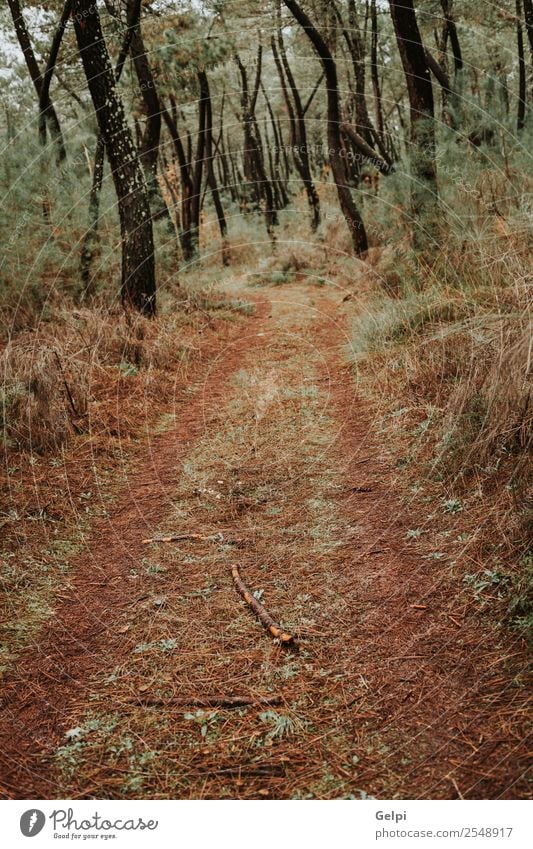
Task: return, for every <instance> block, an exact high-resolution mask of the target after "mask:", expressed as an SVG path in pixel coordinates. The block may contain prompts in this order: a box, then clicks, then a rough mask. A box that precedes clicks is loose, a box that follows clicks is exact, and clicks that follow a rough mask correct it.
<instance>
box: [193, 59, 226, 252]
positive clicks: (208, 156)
mask: <svg viewBox="0 0 533 849" xmlns="http://www.w3.org/2000/svg"><path fill="white" fill-rule="evenodd" d="M198 82H199V84H200V97H201V99H202V100H203V101H204V102H205V168H206V175H207V184H208V186H209V188H210V190H211V197H212V198H213V205H214V207H215V212H216V216H217V221H218V226H219V229H220V235H221V237H222V262H223V264H224V265H229V252H228V243H227V235H228V225H227V223H226V216H225V215H224V208H223V206H222V201H221V200H220V192H219V190H218V185H217V180H216V177H215V169H214V167H213V107H212V103H211V92H210V91H209V80H208V79H207V74H206V72H205V71H198Z"/></svg>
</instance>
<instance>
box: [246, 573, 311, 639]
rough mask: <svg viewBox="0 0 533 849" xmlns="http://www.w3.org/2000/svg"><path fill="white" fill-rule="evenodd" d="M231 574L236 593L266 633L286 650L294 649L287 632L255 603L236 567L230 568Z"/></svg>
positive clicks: (264, 609)
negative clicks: (249, 608)
mask: <svg viewBox="0 0 533 849" xmlns="http://www.w3.org/2000/svg"><path fill="white" fill-rule="evenodd" d="M231 574H232V576H233V581H234V583H235V586H236V588H237V592H238V593H239V595H241V596H242V597H243V599H244V600H245V602H246V604H247V605H248V606H249V607H251V609H252V610H253V612H254V613H255V615H256V616H257V618H258V619H259V621H260V622H261V624H262V625H264V627H265V628H266V630H267V631H268V633H269V634H270V635H271V636H272V637H274V638H275V639H276V640H279V641H280V642H281V644H282V645H283V646H286V647H287V648H296V645H297V643H296V640H295V638H294V637H293V635H292V634H289V633H288V632H287V631H284V630H283V628H282V627H281V626H280V625H278V623H277V622H276V621H275V620H274V619H272V616H271V615H270V613H269V612H268V610H266V608H264V607H263V605H262V604H261V603H260V602H259V601H257V599H256V598H254V596H253V595H252V593H251V592H250V590H249V589H248V587H247V586H246V584H245V583H244V582H243V580H242V578H241V576H240V574H239V567H238V566H232V567H231Z"/></svg>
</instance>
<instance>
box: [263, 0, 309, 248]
mask: <svg viewBox="0 0 533 849" xmlns="http://www.w3.org/2000/svg"><path fill="white" fill-rule="evenodd" d="M278 45H279V53H280V57H281V62H282V64H283V70H284V71H285V75H286V77H287V83H288V86H289V89H290V93H291V97H292V103H293V104H294V110H292V108H291V111H293V116H294V117H293V121H294V136H295V138H294V144H295V146H294V148H293V150H294V160H295V165H296V167H297V169H298V172H299V174H300V176H301V178H302V182H303V184H304V187H305V191H306V194H307V202H308V204H309V208H310V210H311V229H312V230H313V231H315V230H317V229H318V227H319V226H320V198H319V197H318V193H317V190H316V188H315V184H314V182H313V176H312V173H311V166H310V163H309V148H308V144H307V129H306V125H305V112H304V107H303V105H302V99H301V97H300V92H299V91H298V87H297V85H296V81H295V79H294V75H293V73H292V70H291V66H290V64H289V60H288V57H287V51H286V50H285V43H284V41H283V32H282V28H281V7H279V6H278ZM274 58H275V59H276V64H277V65H278V73H279V74H280V79H281V80H282V76H283V75H282V72H281V69H280V67H279V61H278V59H277V56H276V53H275V46H274ZM282 88H284V89H285V93H286V100H287V101H288V99H289V97H288V92H287V91H286V87H285V85H284V81H283V80H282Z"/></svg>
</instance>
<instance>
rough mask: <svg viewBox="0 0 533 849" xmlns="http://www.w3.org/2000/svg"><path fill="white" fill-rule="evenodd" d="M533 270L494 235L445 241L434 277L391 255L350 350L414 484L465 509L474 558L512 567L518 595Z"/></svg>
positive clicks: (530, 413)
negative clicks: (393, 426) (531, 277)
mask: <svg viewBox="0 0 533 849" xmlns="http://www.w3.org/2000/svg"><path fill="white" fill-rule="evenodd" d="M496 229H497V228H496ZM529 261H530V253H529V245H528V241H527V239H526V238H525V237H524V236H523V235H522V234H521V235H519V236H515V237H510V236H501V235H496V234H495V233H494V232H493V234H492V238H491V239H485V238H483V239H480V238H477V239H472V240H471V241H470V242H469V243H468V244H465V241H464V240H461V241H460V242H459V243H458V242H457V241H455V240H454V239H453V238H449V239H447V241H446V242H445V243H444V244H443V247H442V248H441V250H440V252H439V254H438V255H437V256H436V257H435V258H434V261H433V263H432V265H431V266H428V265H421V264H418V265H416V264H414V263H413V260H412V258H411V257H407V258H406V255H405V254H403V255H402V254H400V255H396V262H395V263H394V255H393V254H392V252H390V251H388V252H385V256H384V257H383V263H382V265H381V264H380V263H378V264H377V266H376V268H375V270H374V285H375V289H376V293H375V295H374V299H373V301H372V302H371V304H370V305H369V306H368V307H367V308H366V310H365V312H364V313H362V314H361V315H359V316H358V317H357V318H356V319H355V321H354V325H353V331H352V333H353V337H352V338H353V342H352V346H351V356H352V357H353V358H354V360H355V362H356V364H357V368H358V372H359V374H360V375H361V376H363V375H366V377H367V378H368V379H367V381H366V385H367V389H368V390H369V391H372V392H373V393H374V397H378V396H379V399H380V405H381V410H382V414H383V415H384V416H385V417H388V420H389V422H391V421H393V420H394V421H395V422H397V421H398V417H399V418H400V420H401V422H402V425H401V428H399V431H400V432H401V434H402V439H403V440H404V453H405V454H406V455H407V456H408V458H409V464H410V466H411V468H412V474H413V478H417V477H420V476H422V477H428V476H429V478H430V479H432V480H436V481H440V485H441V486H442V487H443V488H444V489H445V491H446V493H447V496H448V497H449V498H452V499H453V498H455V497H460V498H461V499H463V500H464V499H466V500H468V501H469V503H470V510H469V512H470V515H471V516H472V518H473V520H474V521H473V524H472V528H471V531H472V546H471V548H470V555H471V556H474V557H476V558H478V559H479V560H482V559H483V558H484V559H485V565H490V564H489V561H493V562H494V563H495V564H496V565H497V568H498V569H499V570H500V571H501V568H502V567H501V563H502V561H505V562H506V563H507V566H508V568H509V569H510V571H511V574H512V579H511V581H510V586H511V584H512V586H514V587H516V586H517V585H522V584H523V574H524V561H523V558H524V557H525V556H526V555H527V545H528V540H529V539H530V538H531V530H532V525H531V515H532V514H531V492H530V490H529V489H528V486H529V484H530V481H531V445H532V435H533V407H532V398H531V393H532V374H531V363H532V348H531V345H532V342H531V340H532V333H531V331H532V315H531V290H530V287H529V286H528V269H529ZM393 267H395V269H396V270H395V271H394V280H393V281H392V283H391V276H390V275H391V273H392V272H391V269H392V268H393ZM391 290H393V291H391ZM384 292H385V293H387V294H384ZM391 416H392V417H396V418H395V419H394V418H393V419H391ZM422 469H425V471H423V470H422ZM476 522H477V527H476Z"/></svg>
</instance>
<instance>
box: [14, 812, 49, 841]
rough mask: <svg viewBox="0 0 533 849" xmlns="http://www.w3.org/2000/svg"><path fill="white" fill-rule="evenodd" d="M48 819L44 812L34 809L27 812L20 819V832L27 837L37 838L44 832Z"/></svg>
mask: <svg viewBox="0 0 533 849" xmlns="http://www.w3.org/2000/svg"><path fill="white" fill-rule="evenodd" d="M45 822H46V817H45V815H44V814H43V812H42V811H39V810H37V808H32V809H31V810H29V811H25V812H24V813H23V814H22V816H21V818H20V830H21V832H22V833H23V835H24V836H25V837H35V835H36V834H39V832H40V831H42V828H43V826H44V824H45Z"/></svg>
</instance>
